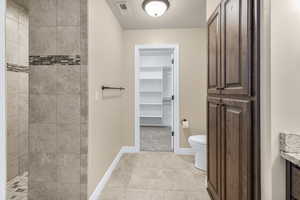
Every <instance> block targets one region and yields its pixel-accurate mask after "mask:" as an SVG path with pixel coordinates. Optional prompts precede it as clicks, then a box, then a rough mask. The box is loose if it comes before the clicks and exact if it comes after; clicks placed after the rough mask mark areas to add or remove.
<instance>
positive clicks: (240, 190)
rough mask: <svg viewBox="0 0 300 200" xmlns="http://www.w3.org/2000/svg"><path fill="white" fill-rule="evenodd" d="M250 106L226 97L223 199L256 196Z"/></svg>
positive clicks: (238, 199)
mask: <svg viewBox="0 0 300 200" xmlns="http://www.w3.org/2000/svg"><path fill="white" fill-rule="evenodd" d="M250 106H251V105H250V101H248V100H233V99H222V107H221V116H222V117H221V118H222V126H221V130H222V133H221V134H222V200H252V198H251V195H252V194H251V193H252V190H251V188H252V183H251V157H252V156H251V141H252V140H251V107H250Z"/></svg>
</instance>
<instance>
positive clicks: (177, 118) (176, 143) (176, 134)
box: [134, 44, 180, 152]
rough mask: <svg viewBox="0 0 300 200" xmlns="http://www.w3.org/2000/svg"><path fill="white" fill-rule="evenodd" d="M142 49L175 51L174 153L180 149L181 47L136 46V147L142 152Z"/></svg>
mask: <svg viewBox="0 0 300 200" xmlns="http://www.w3.org/2000/svg"><path fill="white" fill-rule="evenodd" d="M141 49H174V79H175V80H176V81H174V96H175V100H174V152H177V151H178V150H179V149H180V113H179V112H180V109H179V105H180V102H179V81H180V79H179V45H178V44H158V45H147V44H146V45H135V103H134V109H135V118H134V119H135V120H134V145H135V148H136V149H137V150H138V151H140V149H141V147H140V118H139V116H140V108H139V103H140V99H139V95H138V94H139V93H138V91H139V89H140V85H139V63H140V60H139V58H140V56H139V52H140V50H141Z"/></svg>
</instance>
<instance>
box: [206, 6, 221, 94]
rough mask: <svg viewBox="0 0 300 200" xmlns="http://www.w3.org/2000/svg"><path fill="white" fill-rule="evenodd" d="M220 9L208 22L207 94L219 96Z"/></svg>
mask: <svg viewBox="0 0 300 200" xmlns="http://www.w3.org/2000/svg"><path fill="white" fill-rule="evenodd" d="M220 11H221V9H220V6H219V7H218V8H217V9H216V11H215V12H214V13H213V14H212V16H211V17H210V19H209V20H208V24H207V27H208V36H207V38H208V45H207V46H208V93H209V94H220V90H219V88H220V78H221V75H220V71H221V66H220V64H221V47H220V45H221V34H220V28H221V12H220Z"/></svg>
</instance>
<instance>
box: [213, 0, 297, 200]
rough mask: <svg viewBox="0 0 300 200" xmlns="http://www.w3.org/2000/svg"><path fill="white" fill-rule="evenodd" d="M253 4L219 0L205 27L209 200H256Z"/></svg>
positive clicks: (255, 15)
mask: <svg viewBox="0 0 300 200" xmlns="http://www.w3.org/2000/svg"><path fill="white" fill-rule="evenodd" d="M258 5H259V0H222V1H221V3H220V4H219V5H218V7H217V8H216V10H215V11H214V13H213V14H212V15H211V17H210V18H209V20H208V22H207V27H208V102H207V134H208V136H207V137H208V172H207V176H208V186H207V190H208V192H209V194H210V196H211V198H212V200H260V198H261V197H260V196H261V195H260V140H259V138H260V114H259V107H260V106H259V100H260V99H259V92H260V88H259V86H260V84H259V14H258V13H259V7H258ZM299 200H300V199H299Z"/></svg>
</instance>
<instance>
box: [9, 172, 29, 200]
mask: <svg viewBox="0 0 300 200" xmlns="http://www.w3.org/2000/svg"><path fill="white" fill-rule="evenodd" d="M27 194H28V172H25V173H24V174H23V175H22V176H17V177H15V178H13V179H11V180H10V181H8V183H7V200H27Z"/></svg>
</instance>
